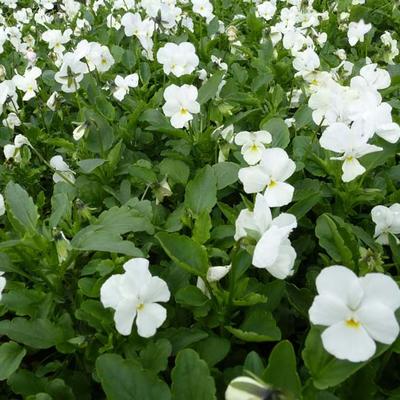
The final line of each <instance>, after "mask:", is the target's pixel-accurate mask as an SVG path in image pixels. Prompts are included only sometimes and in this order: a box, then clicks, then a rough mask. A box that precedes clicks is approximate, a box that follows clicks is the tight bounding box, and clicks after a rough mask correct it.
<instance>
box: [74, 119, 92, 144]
mask: <svg viewBox="0 0 400 400" xmlns="http://www.w3.org/2000/svg"><path fill="white" fill-rule="evenodd" d="M87 128H88V124H87V122H83V123H81V124H79V125H78V126H77V127H76V128H75V129H74V131H73V132H72V137H73V138H74V140H76V141H78V140H81V139H82V138H83V136H84V135H85V133H86V131H87Z"/></svg>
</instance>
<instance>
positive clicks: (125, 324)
mask: <svg viewBox="0 0 400 400" xmlns="http://www.w3.org/2000/svg"><path fill="white" fill-rule="evenodd" d="M136 307H137V301H136V299H131V300H124V301H122V302H121V303H120V304H119V305H118V307H117V309H116V310H115V314H114V321H115V328H116V329H117V331H118V332H119V333H120V334H121V335H125V336H127V335H130V334H131V332H132V325H133V321H134V320H135V316H136Z"/></svg>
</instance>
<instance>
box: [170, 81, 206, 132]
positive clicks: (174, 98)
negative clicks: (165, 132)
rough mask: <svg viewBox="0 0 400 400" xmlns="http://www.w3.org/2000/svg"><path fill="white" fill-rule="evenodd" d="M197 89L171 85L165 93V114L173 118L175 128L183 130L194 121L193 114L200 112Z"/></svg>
mask: <svg viewBox="0 0 400 400" xmlns="http://www.w3.org/2000/svg"><path fill="white" fill-rule="evenodd" d="M197 94H198V93H197V88H196V87H195V86H193V85H186V84H185V85H182V86H176V85H170V86H168V87H167V88H166V89H165V91H164V99H165V104H164V106H163V108H162V109H163V112H164V114H165V115H166V116H167V117H171V125H172V126H173V127H174V128H183V127H184V126H187V123H188V122H189V121H191V120H192V119H193V115H192V114H197V113H199V112H200V104H199V103H198V102H197V101H196V100H197Z"/></svg>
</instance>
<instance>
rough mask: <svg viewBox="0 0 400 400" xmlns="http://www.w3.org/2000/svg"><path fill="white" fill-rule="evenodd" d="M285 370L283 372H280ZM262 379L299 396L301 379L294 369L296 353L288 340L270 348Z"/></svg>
mask: <svg viewBox="0 0 400 400" xmlns="http://www.w3.org/2000/svg"><path fill="white" fill-rule="evenodd" d="M282 371H285V373H282ZM263 380H264V381H265V382H267V383H269V384H270V385H272V386H273V387H275V388H279V389H284V390H287V391H288V392H290V393H291V394H292V395H294V397H295V398H296V399H298V398H300V397H301V381H300V378H299V375H298V374H297V370H296V354H295V352H294V350H293V346H292V344H291V343H290V342H289V341H288V340H283V341H282V342H280V343H278V344H277V345H276V346H275V347H274V348H273V350H272V352H271V354H270V356H269V360H268V367H267V368H266V369H265V371H264V373H263Z"/></svg>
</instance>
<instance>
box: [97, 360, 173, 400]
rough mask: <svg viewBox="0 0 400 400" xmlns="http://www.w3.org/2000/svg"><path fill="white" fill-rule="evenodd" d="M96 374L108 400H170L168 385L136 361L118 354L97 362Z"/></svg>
mask: <svg viewBox="0 0 400 400" xmlns="http://www.w3.org/2000/svg"><path fill="white" fill-rule="evenodd" d="M96 372H97V375H98V377H99V379H100V383H101V386H102V388H103V390H104V392H105V393H106V395H107V399H108V400H169V399H171V394H170V391H169V388H168V386H167V384H166V383H165V382H163V381H161V380H160V379H158V378H157V376H156V375H155V374H153V373H151V372H148V371H145V370H143V369H142V368H141V367H140V366H139V365H138V364H137V363H136V362H135V361H133V360H124V359H123V358H122V357H120V356H119V355H117V354H104V355H102V356H100V357H98V358H97V360H96Z"/></svg>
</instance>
